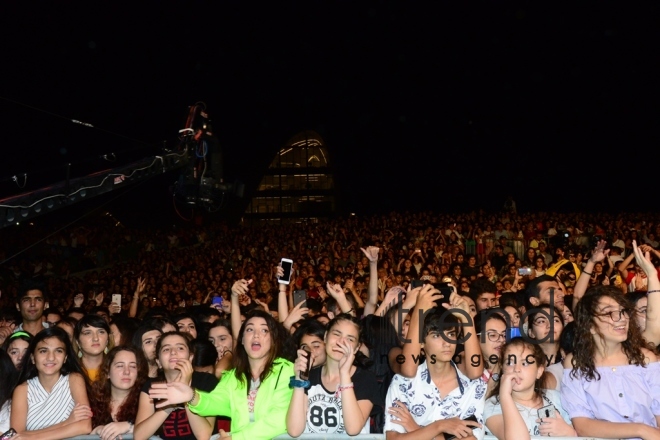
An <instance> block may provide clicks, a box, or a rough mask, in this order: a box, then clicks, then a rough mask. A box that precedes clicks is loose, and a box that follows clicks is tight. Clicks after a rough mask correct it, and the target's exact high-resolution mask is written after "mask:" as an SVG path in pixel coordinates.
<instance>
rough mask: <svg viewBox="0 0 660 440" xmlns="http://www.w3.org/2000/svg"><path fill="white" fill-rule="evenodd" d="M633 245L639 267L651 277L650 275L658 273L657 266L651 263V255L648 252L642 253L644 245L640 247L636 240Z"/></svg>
mask: <svg viewBox="0 0 660 440" xmlns="http://www.w3.org/2000/svg"><path fill="white" fill-rule="evenodd" d="M632 245H633V253H634V254H635V261H636V262H637V264H639V267H641V268H642V270H643V271H644V273H645V274H646V276H649V274H650V273H653V272H656V269H655V266H654V265H653V263H652V262H651V253H650V252H649V251H648V250H647V251H646V252H642V248H643V246H644V245H642V246H639V247H638V246H637V241H636V240H633V242H632ZM638 278H639V277H638Z"/></svg>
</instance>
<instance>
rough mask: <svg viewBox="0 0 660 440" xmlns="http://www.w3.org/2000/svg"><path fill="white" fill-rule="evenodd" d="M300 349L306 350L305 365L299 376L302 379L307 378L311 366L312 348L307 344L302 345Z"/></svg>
mask: <svg viewBox="0 0 660 440" xmlns="http://www.w3.org/2000/svg"><path fill="white" fill-rule="evenodd" d="M302 349H303V350H305V351H306V352H307V367H306V369H305V371H301V372H300V378H301V379H302V380H309V370H310V369H311V368H312V350H310V349H309V347H307V346H304V347H302Z"/></svg>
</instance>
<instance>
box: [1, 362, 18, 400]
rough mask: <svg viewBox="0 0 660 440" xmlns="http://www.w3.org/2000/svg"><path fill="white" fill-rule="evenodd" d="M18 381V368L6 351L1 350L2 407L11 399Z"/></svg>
mask: <svg viewBox="0 0 660 440" xmlns="http://www.w3.org/2000/svg"><path fill="white" fill-rule="evenodd" d="M17 381H18V370H17V369H16V367H14V362H13V361H12V360H11V357H9V355H8V354H7V352H6V351H4V350H0V408H2V406H3V405H4V404H5V403H7V402H8V401H9V400H10V399H11V395H12V391H13V389H14V387H16V382H17Z"/></svg>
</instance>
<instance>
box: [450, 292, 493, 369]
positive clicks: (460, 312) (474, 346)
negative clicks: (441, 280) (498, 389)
mask: <svg viewBox="0 0 660 440" xmlns="http://www.w3.org/2000/svg"><path fill="white" fill-rule="evenodd" d="M453 289H454V291H453V292H452V294H451V295H450V296H449V301H448V302H447V303H443V304H442V306H443V307H444V308H446V309H448V310H451V311H452V314H453V315H454V316H456V317H457V318H458V320H459V321H460V322H461V324H462V327H463V341H464V342H463V345H464V347H465V350H464V355H463V362H462V363H461V364H460V365H459V368H460V369H461V371H462V372H463V374H465V375H466V376H467V377H469V378H470V379H472V380H474V379H477V378H479V377H481V375H482V374H484V360H483V359H482V354H481V346H480V345H479V337H478V336H477V330H476V329H475V327H474V321H473V320H472V317H471V316H470V305H469V304H468V302H467V300H466V299H465V297H463V296H461V295H459V294H458V293H456V288H455V287H454V288H453ZM475 359H479V362H475Z"/></svg>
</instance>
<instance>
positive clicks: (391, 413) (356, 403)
mask: <svg viewBox="0 0 660 440" xmlns="http://www.w3.org/2000/svg"><path fill="white" fill-rule="evenodd" d="M656 217H657V216H656ZM656 217H654V216H653V215H650V214H634V215H633V214H619V215H617V216H608V215H604V214H601V215H600V216H599V218H595V217H594V218H592V217H590V216H588V215H583V214H547V213H536V214H519V213H517V212H515V211H506V212H501V213H492V214H488V213H484V212H473V213H467V214H460V215H449V214H438V213H433V212H422V213H391V214H388V215H384V216H373V217H367V218H361V217H357V216H350V217H347V218H344V219H335V220H328V221H320V222H315V223H297V224H291V225H277V226H276V225H261V226H252V227H247V226H241V227H230V226H228V225H226V224H213V225H210V226H206V227H204V226H197V227H190V228H179V229H177V230H172V231H169V232H164V231H155V230H129V229H127V228H118V227H117V226H114V225H103V224H98V225H96V226H95V227H92V226H87V227H76V228H75V230H74V231H73V232H70V233H69V234H66V235H65V234H64V233H61V234H60V235H59V236H54V238H53V239H51V240H49V241H48V242H46V243H44V244H43V245H42V246H41V247H40V248H39V249H38V250H35V251H33V252H32V253H31V254H30V257H29V258H24V259H21V260H20V261H17V262H11V264H7V265H6V267H5V268H3V269H4V270H3V271H2V273H1V275H0V276H1V278H0V283H1V285H0V288H1V295H2V296H1V297H0V305H1V306H2V309H1V312H0V344H2V349H0V381H1V382H2V383H1V384H0V433H2V432H5V431H7V430H9V429H10V428H11V429H13V430H15V431H16V432H17V433H18V438H25V439H49V440H51V439H60V438H62V439H63V438H68V437H73V436H76V435H83V434H90V433H91V434H93V435H98V436H99V437H100V438H101V439H103V440H111V439H118V438H121V436H122V435H126V434H131V435H133V438H135V439H147V438H149V437H150V436H154V435H158V436H160V437H161V438H163V439H167V438H177V439H208V438H211V437H212V436H215V437H214V438H229V437H231V438H234V439H243V438H246V439H247V438H250V439H260V438H264V439H266V438H273V437H276V436H278V435H281V434H285V433H288V434H289V435H290V436H292V437H298V436H300V435H302V434H322V435H325V434H344V435H347V436H354V435H358V434H368V433H384V434H385V435H386V437H387V438H388V439H395V438H402V439H403V438H409V439H417V438H420V439H421V438H426V439H433V438H441V437H442V436H444V437H445V438H452V437H451V436H454V437H455V438H467V439H470V438H477V439H480V438H483V436H484V435H485V434H490V435H494V436H496V437H497V438H498V439H500V440H501V439H516V440H517V439H525V438H530V437H531V436H559V437H572V436H588V437H600V438H642V439H656V438H660V428H659V427H658V426H659V424H658V422H659V421H660V419H659V418H658V417H660V403H659V401H658V400H656V397H655V396H656V395H660V394H659V393H658V391H660V390H659V389H658V385H660V375H658V371H656V370H658V369H660V364H659V363H658V357H657V356H658V352H657V349H656V347H657V344H658V343H659V342H660V317H659V316H658V314H659V312H660V281H659V279H658V267H659V266H660V252H659V251H658V247H659V243H658V242H657V241H655V240H656V237H657V236H658V235H659V234H660V223H658V218H656ZM112 228H115V230H114V232H113V229H112ZM105 240H109V241H108V243H111V244H112V246H105V245H104V241H105ZM282 258H287V259H291V260H292V261H293V263H292V268H291V272H290V274H285V271H284V268H283V267H282V264H281V263H280V262H281V259H282ZM76 269H81V271H79V272H74V270H76ZM656 413H658V414H656Z"/></svg>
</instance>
